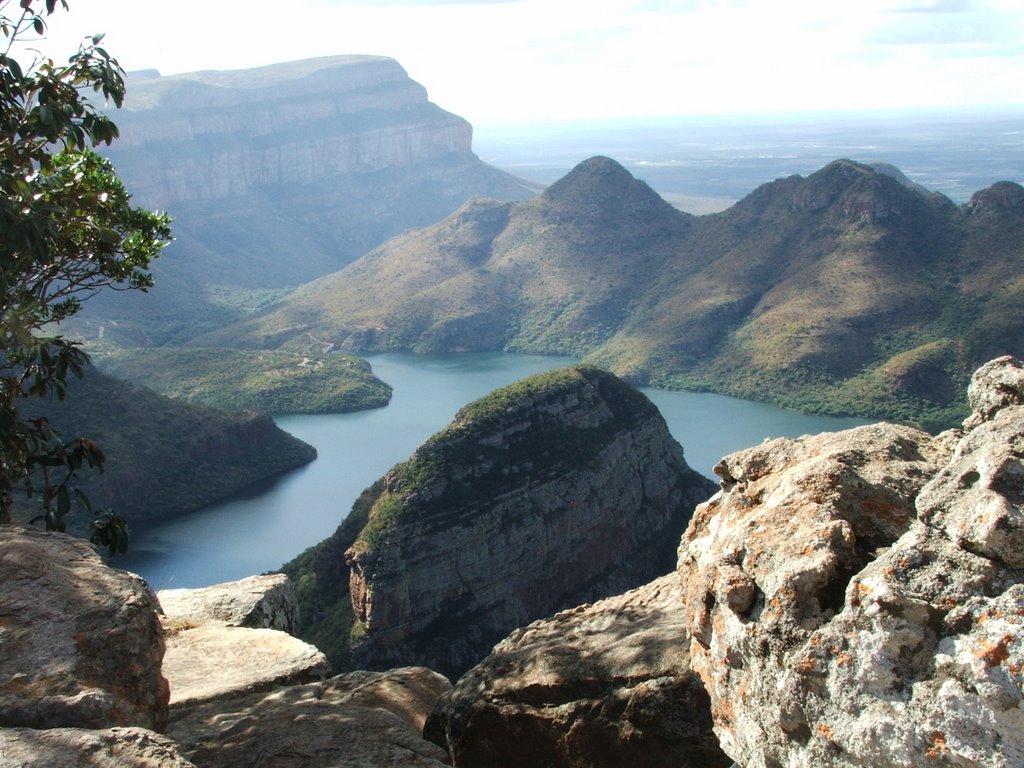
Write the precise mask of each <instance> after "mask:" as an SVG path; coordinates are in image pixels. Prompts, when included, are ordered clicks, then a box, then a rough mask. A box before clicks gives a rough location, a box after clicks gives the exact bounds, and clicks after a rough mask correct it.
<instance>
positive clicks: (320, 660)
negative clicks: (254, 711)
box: [164, 626, 331, 709]
mask: <svg viewBox="0 0 1024 768" xmlns="http://www.w3.org/2000/svg"><path fill="white" fill-rule="evenodd" d="M330 672H331V665H330V664H329V663H328V662H327V657H326V656H324V655H323V654H322V653H321V652H320V651H318V650H317V649H316V648H314V647H313V646H312V645H310V644H309V643H304V642H302V641H301V640H299V639H297V638H295V637H292V636H291V635H289V634H286V633H284V632H278V631H277V630H274V629H248V628H246V627H217V626H205V627H196V628H194V629H186V630H183V631H180V632H176V633H173V634H169V635H168V637H167V654H166V656H165V657H164V674H165V675H167V679H168V681H169V682H170V686H171V698H170V704H171V708H172V709H179V708H183V707H190V706H194V705H195V704H198V703H200V702H204V701H210V700H214V699H222V698H227V697H231V696H240V695H242V694H246V693H251V692H253V691H265V690H268V689H270V688H273V687H275V686H280V685H295V684H300V683H308V682H312V681H314V680H323V679H324V678H326V677H327V676H328V675H330Z"/></svg>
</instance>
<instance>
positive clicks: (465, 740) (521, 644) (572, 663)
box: [426, 573, 731, 768]
mask: <svg viewBox="0 0 1024 768" xmlns="http://www.w3.org/2000/svg"><path fill="white" fill-rule="evenodd" d="M679 601H680V583H679V579H678V578H677V576H676V574H674V573H671V574H669V575H667V576H662V577H661V578H659V579H656V580H655V581H653V582H651V583H650V584H646V585H644V586H642V587H639V588H637V589H634V590H631V591H629V592H626V593H625V594H622V595H618V596H616V597H610V598H608V599H605V600H601V601H599V602H597V603H594V604H592V605H583V606H580V607H578V608H573V609H571V610H567V611H562V612H561V613H557V614H555V615H554V616H552V617H551V618H547V619H541V620H539V621H535V622H533V623H532V624H530V625H529V626H527V627H525V628H523V629H517V630H515V631H514V632H513V633H512V634H511V635H509V636H508V637H506V638H505V639H504V640H502V641H501V642H500V643H499V644H498V645H497V646H496V647H495V648H494V650H493V651H492V652H491V655H490V656H488V657H487V658H486V659H484V660H483V661H482V662H480V663H479V664H478V665H477V666H475V667H473V669H471V670H470V671H469V672H467V673H466V674H465V675H463V677H462V678H461V679H460V680H459V682H458V683H457V684H456V686H455V690H454V691H453V692H452V693H451V695H450V696H445V697H442V699H441V701H440V702H439V703H438V708H437V709H436V710H435V711H434V714H433V715H432V717H431V721H430V723H429V725H428V728H427V732H426V735H427V737H428V738H430V739H432V740H434V741H436V742H438V743H441V744H444V745H445V746H446V747H447V749H448V750H449V753H450V755H451V757H452V761H453V764H454V765H456V766H489V767H490V768H513V766H515V767H516V768H527V767H528V766H537V765H545V766H583V765H585V766H592V767H593V768H597V767H599V766H608V768H611V767H612V766H625V765H636V766H644V767H645V768H658V767H659V766H664V767H665V768H670V767H671V768H676V767H677V766H680V765H701V766H707V768H712V767H713V766H724V765H728V764H729V763H731V760H730V759H729V758H727V757H725V755H724V754H723V753H722V752H721V750H719V749H718V742H717V740H716V739H715V737H714V734H712V732H711V715H710V709H709V706H708V698H707V694H706V693H705V692H704V687H703V685H702V684H701V682H700V680H699V678H698V677H697V676H696V675H695V674H694V673H693V672H691V671H690V667H689V656H690V653H689V642H688V641H687V630H686V616H685V615H684V613H683V611H681V610H680V602H679Z"/></svg>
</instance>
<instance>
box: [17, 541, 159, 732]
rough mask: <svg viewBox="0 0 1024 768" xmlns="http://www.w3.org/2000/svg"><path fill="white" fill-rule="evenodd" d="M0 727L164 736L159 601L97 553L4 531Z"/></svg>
mask: <svg viewBox="0 0 1024 768" xmlns="http://www.w3.org/2000/svg"><path fill="white" fill-rule="evenodd" d="M0 584H2V585H3V587H2V589H0V725H4V726H8V727H17V726H24V727H29V728H60V727H72V728H108V727H111V726H123V725H137V726H141V727H144V728H152V729H155V730H160V729H162V728H163V725H164V723H165V722H166V719H167V702H168V687H167V681H166V680H165V679H164V677H163V675H162V674H161V672H160V665H161V660H162V658H163V655H164V639H163V632H162V630H161V627H160V622H159V619H158V616H157V611H158V609H159V604H158V603H157V599H156V595H154V594H153V591H152V590H151V589H150V588H149V586H148V585H147V584H146V583H145V582H144V581H143V580H142V579H141V578H139V577H138V576H136V575H134V574H131V573H128V572H126V571H121V570H117V569H114V568H110V567H108V566H106V565H104V564H103V562H102V561H101V560H100V558H99V556H98V555H97V554H96V552H95V551H94V549H93V547H92V545H90V544H89V543H88V542H85V541H83V540H81V539H75V538H72V537H71V536H66V535H64V534H59V533H45V532H42V531H31V530H24V529H20V528H14V527H8V526H0Z"/></svg>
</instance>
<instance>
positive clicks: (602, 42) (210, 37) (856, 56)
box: [38, 0, 1024, 131]
mask: <svg viewBox="0 0 1024 768" xmlns="http://www.w3.org/2000/svg"><path fill="white" fill-rule="evenodd" d="M69 6H70V11H69V12H63V11H58V13H56V14H55V15H54V16H53V17H52V18H51V19H50V21H51V24H50V30H49V32H48V35H47V39H46V40H44V41H42V42H41V43H40V44H39V45H38V47H39V49H40V50H41V51H42V52H43V53H44V54H46V55H49V56H53V57H54V58H58V59H59V58H62V57H63V56H66V55H67V54H68V53H70V52H71V50H73V49H74V47H75V46H76V45H77V42H78V41H79V40H81V39H82V38H83V37H85V36H87V35H92V34H95V33H98V32H105V33H106V34H107V37H106V38H105V40H104V46H105V47H106V48H107V49H108V50H109V51H110V52H111V53H112V54H113V55H114V56H115V57H117V58H118V59H119V61H120V62H121V64H122V65H123V66H124V67H125V68H126V69H129V70H141V69H157V70H159V71H160V72H161V74H164V75H169V74H176V73H182V72H189V71H197V70H203V69H244V68H249V67H255V66H262V65H266V64H271V63H276V62H283V61H290V60H295V59H303V58H309V57H314V56H323V55H338V54H373V55H382V56H388V57H391V58H394V59H396V60H397V61H398V62H399V63H400V64H401V65H402V66H403V67H404V68H405V69H406V71H407V72H408V73H409V75H410V77H412V78H413V79H414V80H416V81H418V82H420V83H421V84H422V85H424V87H426V88H427V91H428V93H429V96H430V99H431V100H432V101H433V102H434V103H436V104H438V105H439V106H441V107H442V108H444V109H446V110H448V111H451V112H454V113H455V114H458V115H460V116H462V117H464V118H466V119H467V120H469V122H471V123H472V124H473V125H474V126H475V127H476V128H477V129H478V130H481V131H486V130H488V129H491V128H495V129H497V128H502V127H514V126H516V125H524V124H537V123H559V122H564V121H573V120H589V121H594V120H606V119H627V120H628V119H643V120H652V119H656V118H658V117H664V116H674V117H677V116H684V115H686V116H705V117H706V116H719V117H731V118H734V119H738V118H742V116H744V115H746V116H750V115H758V116H761V117H771V116H773V115H791V114H793V113H800V112H806V111H808V110H812V111H824V112H826V113H834V112H836V111H837V110H838V111H848V110H854V111H863V110H893V109H896V110H901V109H906V108H940V109H960V108H964V107H968V108H980V109H993V108H996V109H998V108H1024V94H1022V92H1021V89H1020V87H1019V82H1020V75H1021V73H1022V72H1024V13H1022V12H1021V4H1020V0H859V1H858V2H857V3H834V4H833V3H815V2H810V1H809V0H789V1H788V2H778V1H777V0H775V1H772V2H770V1H769V0H729V1H728V2H721V3H705V2H699V1H698V0H597V1H595V0H590V1H589V2H583V1H582V0H555V1H553V0H487V1H481V0H477V1H476V2H472V1H471V0H462V2H451V1H450V0H399V1H397V2H396V1H394V0H388V1H385V2H381V1H380V0H377V2H370V1H369V0H365V1H364V2H358V1H353V0H292V1H291V2H289V3H287V4H286V3H283V2H279V1H275V2H272V1H271V0H257V1H256V2H252V3H247V4H246V11H245V13H238V11H237V10H234V9H233V8H232V7H230V6H228V5H226V4H217V3H213V4H211V3H205V2H203V3H200V0H180V1H179V2H175V3H159V2H147V3H134V4H131V5H126V4H124V3H121V2H119V1H117V0H70V2H69Z"/></svg>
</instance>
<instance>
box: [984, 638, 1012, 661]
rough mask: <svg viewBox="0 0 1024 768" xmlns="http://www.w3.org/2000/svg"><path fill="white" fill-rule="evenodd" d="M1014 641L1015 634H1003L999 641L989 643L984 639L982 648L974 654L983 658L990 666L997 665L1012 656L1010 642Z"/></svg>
mask: <svg viewBox="0 0 1024 768" xmlns="http://www.w3.org/2000/svg"><path fill="white" fill-rule="evenodd" d="M1012 642H1013V635H1003V637H1001V638H1000V639H999V641H998V642H995V643H989V642H987V641H985V640H982V641H981V643H980V646H981V647H980V648H978V650H977V651H975V652H974V655H975V656H977V657H978V658H979V659H982V660H983V661H984V662H985V664H986V665H987V666H989V667H996V666H999V665H1000V664H1002V663H1003V662H1004V661H1006V660H1007V659H1008V658H1010V648H1009V646H1010V643H1012Z"/></svg>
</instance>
